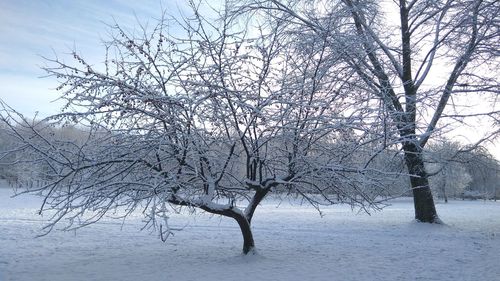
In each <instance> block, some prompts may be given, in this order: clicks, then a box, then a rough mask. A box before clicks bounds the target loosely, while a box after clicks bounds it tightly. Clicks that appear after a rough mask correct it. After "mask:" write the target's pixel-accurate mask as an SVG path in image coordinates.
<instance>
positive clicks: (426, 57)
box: [236, 0, 500, 223]
mask: <svg viewBox="0 0 500 281" xmlns="http://www.w3.org/2000/svg"><path fill="white" fill-rule="evenodd" d="M256 11H263V12H264V14H267V16H274V17H276V18H283V19H286V20H287V21H288V22H290V23H291V24H294V25H295V26H296V28H297V29H301V30H303V31H304V32H307V31H311V32H314V33H315V34H316V35H317V36H318V37H320V38H324V40H326V41H327V42H328V43H329V44H330V46H334V47H332V48H333V49H334V50H335V52H338V53H340V54H342V58H343V63H342V64H339V65H338V67H339V68H343V67H345V68H347V69H349V70H354V71H355V75H356V76H357V78H353V77H351V79H355V81H356V82H357V83H352V87H353V88H357V89H358V90H359V91H363V92H365V94H366V95H367V96H371V97H373V98H374V101H378V102H379V103H381V104H382V107H383V111H380V110H375V109H376V108H377V107H374V105H376V103H375V102H374V103H372V104H369V105H370V106H371V108H372V109H374V111H373V112H374V113H376V114H379V115H380V116H383V117H384V118H381V121H383V122H384V123H383V124H384V135H385V136H386V137H391V138H392V139H393V141H389V142H388V144H389V145H391V144H394V143H398V146H399V147H401V149H402V150H403V151H404V157H405V164H406V166H407V169H408V172H409V174H410V182H411V186H412V192H413V198H414V205H415V218H416V219H417V220H418V221H421V222H430V223H433V222H439V218H438V215H437V212H436V209H435V206H434V201H433V196H432V192H431V189H430V187H429V175H428V173H427V171H426V169H425V165H424V157H423V151H424V148H425V146H426V144H427V142H428V141H429V139H430V138H431V137H432V136H436V135H439V134H441V133H444V132H445V131H443V130H442V128H446V127H448V128H449V127H450V124H451V123H453V122H454V121H459V124H460V123H463V122H467V121H468V120H470V121H474V122H477V119H475V118H476V117H481V118H483V120H487V119H488V118H489V120H490V121H491V130H490V132H489V133H487V134H486V136H484V138H489V137H491V135H494V134H496V133H498V124H499V123H498V120H499V110H498V107H497V106H496V103H495V100H496V98H497V95H498V93H499V90H498V89H499V82H498V77H499V75H498V69H499V59H498V57H499V56H498V55H499V54H498V49H499V44H498V42H499V40H498V38H499V22H498V14H499V12H500V5H499V3H498V1H492V0H491V1H490V0H486V1H482V0H446V1H445V0H443V1H405V0H400V1H361V0H339V1H336V0H332V1H295V0H292V1H278V0H262V1H261V0H251V1H247V2H246V3H245V4H244V5H242V6H240V7H239V9H238V10H237V12H236V13H246V12H256ZM393 16H394V18H393ZM396 16H397V17H396ZM296 40H302V39H301V35H300V33H296ZM359 81H361V83H359ZM471 99H476V100H479V99H480V100H481V101H482V102H481V103H480V104H479V106H476V107H473V108H472V107H470V106H469V105H470V104H471ZM489 102H491V103H489ZM363 105H365V104H363ZM386 117H387V118H386ZM487 122H488V121H485V124H486V123H487ZM488 125H490V124H488Z"/></svg>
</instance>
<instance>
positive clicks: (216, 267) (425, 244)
mask: <svg viewBox="0 0 500 281" xmlns="http://www.w3.org/2000/svg"><path fill="white" fill-rule="evenodd" d="M10 195H12V190H11V189H7V188H0V281H6V280H16V281H17V280H30V281H32V280H50V281H56V280H86V281H88V280H134V281H136V280H139V281H140V280H152V281H153V280H175V281H178V280H204V281H210V280H301V281H305V280H453V281H457V280H474V281H476V280H492V281H494V280H500V202H497V203H495V202H484V201H451V202H450V203H448V204H438V206H437V208H438V212H439V214H440V216H441V218H442V219H443V220H444V221H445V222H446V225H444V226H443V225H441V226H439V225H428V224H419V223H415V222H412V221H411V218H412V216H413V208H412V202H411V200H410V199H398V200H396V201H392V202H391V203H392V205H391V206H390V207H387V208H386V209H384V210H383V211H381V212H378V213H374V214H372V215H371V216H369V215H366V214H364V213H361V214H357V213H356V212H354V213H353V212H351V209H350V208H349V207H347V206H334V207H329V208H325V209H324V210H323V211H324V215H325V216H324V217H323V218H321V217H320V216H319V215H318V213H317V212H316V211H315V210H314V209H313V208H311V207H307V206H298V205H296V204H291V203H289V202H281V204H280V206H279V207H278V208H277V205H278V202H277V201H276V200H271V201H268V203H264V204H263V206H260V208H258V209H257V213H256V215H255V217H254V220H253V230H254V236H255V241H256V245H257V248H258V255H255V256H247V257H244V256H241V255H240V254H239V253H240V248H241V243H242V240H241V236H240V232H239V229H238V228H237V225H236V223H235V222H233V221H232V220H229V219H221V218H219V217H209V216H207V215H198V216H196V217H195V218H192V217H189V216H187V215H186V216H182V215H179V216H176V217H175V218H174V223H175V224H176V225H178V226H183V227H184V228H183V230H182V231H180V232H177V233H176V235H175V236H173V237H170V238H169V239H168V240H167V242H166V243H163V242H161V240H160V239H158V238H157V235H156V234H155V233H150V232H148V231H142V232H141V231H140V228H141V227H142V223H141V221H140V218H131V219H129V220H128V221H126V223H125V224H124V225H123V226H122V225H121V223H120V222H117V221H113V220H104V221H102V222H101V223H98V224H95V225H92V226H89V227H87V228H84V229H80V230H78V231H77V232H76V233H75V232H61V231H54V232H52V233H50V234H49V235H48V236H44V237H41V238H34V236H36V235H37V234H38V233H40V227H41V226H42V225H43V217H40V216H37V215H35V212H36V209H37V207H38V205H39V199H38V198H33V197H30V196H25V197H16V198H14V199H12V198H10Z"/></svg>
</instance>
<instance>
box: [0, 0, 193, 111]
mask: <svg viewBox="0 0 500 281" xmlns="http://www.w3.org/2000/svg"><path fill="white" fill-rule="evenodd" d="M184 2H185V1H182V0H143V1H134V0H0V85H2V87H0V99H2V100H3V101H5V102H6V103H7V104H9V105H10V106H12V107H13V108H15V109H16V110H18V111H19V112H20V113H22V114H24V115H26V116H29V117H32V116H34V114H35V112H38V113H39V114H40V115H41V116H47V115H50V114H53V113H57V112H58V110H59V107H60V104H58V103H57V102H52V101H54V100H55V99H56V98H57V93H56V92H55V91H54V90H53V88H55V87H56V85H57V83H56V81H54V79H51V78H40V77H41V76H43V75H45V73H44V71H43V70H41V69H40V67H41V66H43V65H44V64H45V63H44V60H43V59H42V57H41V56H46V57H49V58H53V57H54V54H55V53H57V54H58V55H60V54H64V53H68V52H70V51H71V50H73V49H76V50H78V51H79V52H80V53H82V55H83V56H84V57H85V58H89V59H91V60H92V59H95V60H97V61H99V60H102V58H103V57H104V56H103V54H104V49H103V47H102V44H101V38H106V33H107V31H106V25H105V23H110V24H112V23H114V21H116V22H117V23H119V24H120V25H121V26H124V27H125V28H129V29H132V28H133V27H134V26H135V25H136V23H137V20H139V21H140V22H142V23H144V22H146V21H149V22H152V23H154V19H155V18H159V17H160V16H161V11H162V9H165V10H166V11H167V12H168V13H169V14H178V13H179V11H180V10H182V9H185V6H184V5H185V4H184ZM54 52H55V53H54Z"/></svg>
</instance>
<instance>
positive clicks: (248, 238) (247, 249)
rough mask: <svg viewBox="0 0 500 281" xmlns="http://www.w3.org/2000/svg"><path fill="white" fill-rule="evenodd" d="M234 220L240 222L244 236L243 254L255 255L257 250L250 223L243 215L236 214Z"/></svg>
mask: <svg viewBox="0 0 500 281" xmlns="http://www.w3.org/2000/svg"><path fill="white" fill-rule="evenodd" d="M233 218H234V219H235V220H236V221H237V222H238V225H239V226H240V229H241V234H242V235H243V254H244V255H247V254H248V253H253V252H254V250H255V242H254V241H253V234H252V228H251V226H250V222H249V221H248V220H247V218H246V217H245V216H244V215H243V214H236V215H234V216H233Z"/></svg>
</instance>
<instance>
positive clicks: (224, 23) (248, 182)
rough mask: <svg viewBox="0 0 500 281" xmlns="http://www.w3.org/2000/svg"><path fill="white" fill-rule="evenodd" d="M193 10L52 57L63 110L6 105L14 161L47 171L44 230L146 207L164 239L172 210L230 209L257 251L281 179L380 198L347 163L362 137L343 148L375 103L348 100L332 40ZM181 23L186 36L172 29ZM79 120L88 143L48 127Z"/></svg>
mask: <svg viewBox="0 0 500 281" xmlns="http://www.w3.org/2000/svg"><path fill="white" fill-rule="evenodd" d="M193 11H194V15H193V17H192V18H184V19H182V21H172V20H167V19H166V17H164V18H163V19H161V20H160V21H159V23H158V25H156V26H154V27H153V28H152V29H148V28H146V27H142V28H141V29H139V32H136V33H128V32H126V31H125V30H123V29H121V28H120V27H119V26H118V25H114V26H112V34H113V35H112V37H111V38H110V40H109V41H107V42H105V47H106V57H105V60H104V63H103V64H92V63H91V62H88V61H86V60H85V59H84V58H82V56H80V55H79V54H78V53H76V52H73V53H72V58H73V62H72V63H67V62H65V60H64V59H61V58H55V59H49V60H48V61H49V62H48V63H49V66H48V67H46V68H45V69H46V71H47V72H48V74H49V75H50V76H53V77H56V78H57V79H59V81H60V86H59V87H58V88H57V90H58V91H60V93H61V99H63V100H65V101H66V106H65V107H64V108H63V109H62V112H61V113H60V114H57V115H54V116H51V117H49V118H47V119H46V120H44V121H43V122H42V123H41V124H44V125H43V126H42V125H41V124H38V123H37V122H29V121H28V120H27V119H25V118H23V117H22V116H19V115H18V114H16V113H15V110H12V109H10V108H8V106H6V105H4V106H3V111H2V114H1V116H2V119H3V120H4V121H5V122H6V124H7V125H8V126H9V130H10V133H11V134H12V136H13V137H15V139H16V141H17V143H18V146H17V149H16V150H14V151H10V152H9V151H8V152H7V154H6V156H5V157H7V156H8V155H12V153H13V152H22V153H23V157H26V159H27V161H28V162H29V161H31V163H33V164H36V165H43V167H44V169H43V170H38V171H39V172H38V174H35V175H32V176H33V177H34V178H37V177H41V178H43V179H44V180H45V182H44V183H43V184H41V185H40V186H26V190H25V192H31V193H36V194H41V195H43V196H44V197H45V199H44V202H43V205H42V207H41V211H46V210H51V211H53V212H51V215H52V217H51V222H50V224H49V225H47V226H46V228H45V229H46V230H47V232H48V231H50V230H51V229H52V228H53V227H54V225H55V224H56V223H59V222H62V221H66V222H67V225H66V226H65V229H72V228H76V227H81V226H85V225H88V224H91V223H94V222H96V221H98V220H100V219H101V218H102V217H103V216H105V215H106V214H107V213H108V212H110V211H113V212H117V213H119V214H122V216H123V217H126V216H127V215H128V214H130V213H131V212H134V211H136V210H139V211H141V212H142V213H143V214H144V216H145V217H146V219H147V226H152V227H155V228H156V227H158V228H159V231H160V234H161V236H162V238H166V237H167V236H168V235H169V234H170V233H171V231H172V230H171V229H170V228H169V225H168V212H169V210H171V209H177V208H179V207H186V208H190V209H192V210H196V209H201V210H203V211H205V212H208V213H212V214H216V215H222V216H226V217H230V218H233V219H234V220H235V221H236V222H237V223H238V225H239V227H240V228H241V232H242V236H243V253H245V254H247V253H250V252H252V251H253V249H254V245H255V243H254V239H253V235H252V231H251V221H252V218H253V214H254V212H255V210H256V208H257V206H258V205H259V203H260V202H261V201H262V200H263V199H264V198H265V196H266V195H267V194H268V193H269V192H271V191H272V190H273V189H275V188H278V187H279V188H282V189H285V190H286V191H287V192H288V193H290V194H297V195H299V196H302V197H303V198H304V199H305V200H306V201H307V202H309V203H311V204H313V205H314V206H316V207H319V206H321V205H322V204H333V203H337V202H347V203H349V204H353V205H357V206H360V207H362V208H367V207H369V206H370V204H372V203H373V198H374V197H375V196H376V195H377V194H374V193H373V192H371V193H367V192H365V188H367V187H370V186H372V183H373V184H376V180H377V178H376V177H374V176H373V175H374V174H375V172H377V171H370V174H368V173H366V171H367V170H368V169H367V168H365V167H364V166H363V165H362V164H363V163H362V160H357V161H346V159H347V158H348V157H347V156H348V155H350V154H352V153H353V152H355V151H357V150H358V149H361V148H362V146H363V145H362V143H349V142H347V143H344V148H345V149H344V150H338V149H336V146H335V145H333V144H335V142H336V140H337V139H338V138H339V137H340V136H342V135H343V134H344V132H345V131H346V128H348V129H349V130H351V131H352V130H356V131H358V132H363V130H365V129H366V128H368V127H369V126H370V124H367V123H366V122H365V121H364V120H365V118H364V115H366V114H367V111H365V110H352V109H350V108H352V104H353V103H355V102H356V103H357V102H359V100H354V99H352V94H353V93H352V91H351V89H350V88H349V84H346V83H344V82H343V79H337V77H338V76H339V75H340V77H344V76H346V75H349V73H346V72H344V71H342V72H340V71H339V70H337V69H335V68H333V66H335V62H336V60H338V57H334V56H330V54H331V52H327V49H328V48H329V46H328V45H327V44H325V41H324V40H322V39H321V38H317V37H316V36H313V37H311V38H310V40H308V41H300V42H296V41H294V40H291V39H290V38H287V37H285V36H283V34H284V33H283V30H284V29H283V28H284V23H285V22H283V21H281V20H273V21H266V22H265V23H263V24H262V25H260V26H259V28H257V29H255V30H257V32H247V31H248V30H245V29H243V30H242V29H241V28H240V26H239V25H238V22H233V21H232V18H231V17H230V16H228V14H227V13H226V12H227V10H222V11H221V12H220V14H219V15H218V19H217V21H213V20H211V19H205V18H204V17H203V16H202V15H201V14H200V13H199V12H198V6H194V5H193ZM174 22H175V23H174ZM172 24H175V25H176V29H175V30H179V29H182V30H183V34H184V35H180V34H179V33H180V32H178V31H176V34H175V36H174V35H173V34H169V33H167V32H166V30H168V28H167V27H169V29H171V28H172ZM74 124H78V126H79V128H80V129H79V130H81V132H84V133H83V134H82V135H81V136H80V137H78V138H77V139H71V138H70V139H68V138H61V137H59V136H56V135H54V134H52V133H50V132H51V130H53V129H54V128H61V126H67V125H74ZM349 130H347V131H349ZM363 175H365V176H363ZM243 205H244V207H240V206H243ZM63 219H64V220H63Z"/></svg>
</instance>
